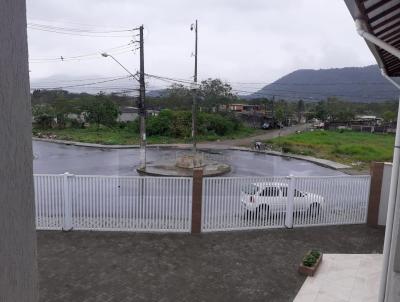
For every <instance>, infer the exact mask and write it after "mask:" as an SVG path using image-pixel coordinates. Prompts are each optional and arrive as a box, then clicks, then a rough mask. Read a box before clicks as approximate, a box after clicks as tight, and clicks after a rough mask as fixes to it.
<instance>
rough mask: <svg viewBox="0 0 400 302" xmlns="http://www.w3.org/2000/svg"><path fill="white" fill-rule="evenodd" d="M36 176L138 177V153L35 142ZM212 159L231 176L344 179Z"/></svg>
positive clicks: (274, 160) (321, 171)
mask: <svg viewBox="0 0 400 302" xmlns="http://www.w3.org/2000/svg"><path fill="white" fill-rule="evenodd" d="M187 152H189V151H183V150H173V149H148V151H147V161H148V162H149V163H150V162H153V161H155V160H160V159H162V160H173V159H174V158H176V157H177V156H179V155H181V154H183V153H187ZM33 153H34V161H33V167H34V173H35V174H61V173H65V172H69V173H73V174H81V175H124V176H127V175H128V176H129V175H137V172H136V168H137V167H138V165H139V150H138V149H102V148H90V147H77V146H69V145H62V144H55V143H48V142H39V141H33ZM206 156H207V157H208V158H210V159H214V160H219V161H222V162H225V163H227V164H230V165H231V166H232V171H231V172H230V173H229V174H227V176H287V175H290V174H292V175H295V176H333V175H343V173H341V172H339V171H335V170H332V169H328V168H324V167H321V166H318V165H315V164H312V163H309V162H305V161H301V160H295V159H288V158H282V157H278V156H272V155H266V154H259V153H252V152H244V151H226V150H218V151H213V153H206Z"/></svg>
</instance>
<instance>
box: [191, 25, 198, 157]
mask: <svg viewBox="0 0 400 302" xmlns="http://www.w3.org/2000/svg"><path fill="white" fill-rule="evenodd" d="M191 30H193V24H192V27H191ZM194 32H195V46H194V77H193V104H192V141H193V147H192V150H193V160H194V161H195V158H194V157H195V156H196V153H197V146H196V144H197V142H196V135H197V20H196V23H195V25H194Z"/></svg>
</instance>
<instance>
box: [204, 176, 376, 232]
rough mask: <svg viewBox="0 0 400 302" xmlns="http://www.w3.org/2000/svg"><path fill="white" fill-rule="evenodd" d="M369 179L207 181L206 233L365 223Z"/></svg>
mask: <svg viewBox="0 0 400 302" xmlns="http://www.w3.org/2000/svg"><path fill="white" fill-rule="evenodd" d="M369 188H370V177H369V176H333V177H329V176H328V177H321V176H318V177H218V178H205V179H204V181H203V211H202V232H212V231H227V230H246V229H265V228H282V227H288V228H291V227H299V226H312V225H314V226H316V225H339V224H361V223H365V222H366V218H367V210H368V198H369Z"/></svg>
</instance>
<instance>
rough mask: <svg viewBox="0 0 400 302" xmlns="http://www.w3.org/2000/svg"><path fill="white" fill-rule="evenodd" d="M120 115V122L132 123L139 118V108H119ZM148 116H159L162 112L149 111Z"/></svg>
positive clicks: (118, 119) (147, 111)
mask: <svg viewBox="0 0 400 302" xmlns="http://www.w3.org/2000/svg"><path fill="white" fill-rule="evenodd" d="M119 111H120V114H119V116H118V118H117V121H118V122H132V121H134V120H136V119H137V118H138V117H139V108H137V107H130V106H126V107H120V108H119ZM146 113H147V116H157V115H158V114H159V113H160V111H159V110H154V109H147V110H146Z"/></svg>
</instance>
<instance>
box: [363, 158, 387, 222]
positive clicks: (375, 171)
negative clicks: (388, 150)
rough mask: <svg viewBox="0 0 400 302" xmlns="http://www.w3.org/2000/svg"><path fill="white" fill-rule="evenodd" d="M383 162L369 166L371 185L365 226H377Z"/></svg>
mask: <svg viewBox="0 0 400 302" xmlns="http://www.w3.org/2000/svg"><path fill="white" fill-rule="evenodd" d="M384 165H385V164H384V163H383V162H373V163H372V164H371V168H370V171H371V185H370V189H369V201H368V213H367V225H368V226H373V227H376V226H378V217H379V205H380V202H381V191H382V178H383V169H384Z"/></svg>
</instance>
